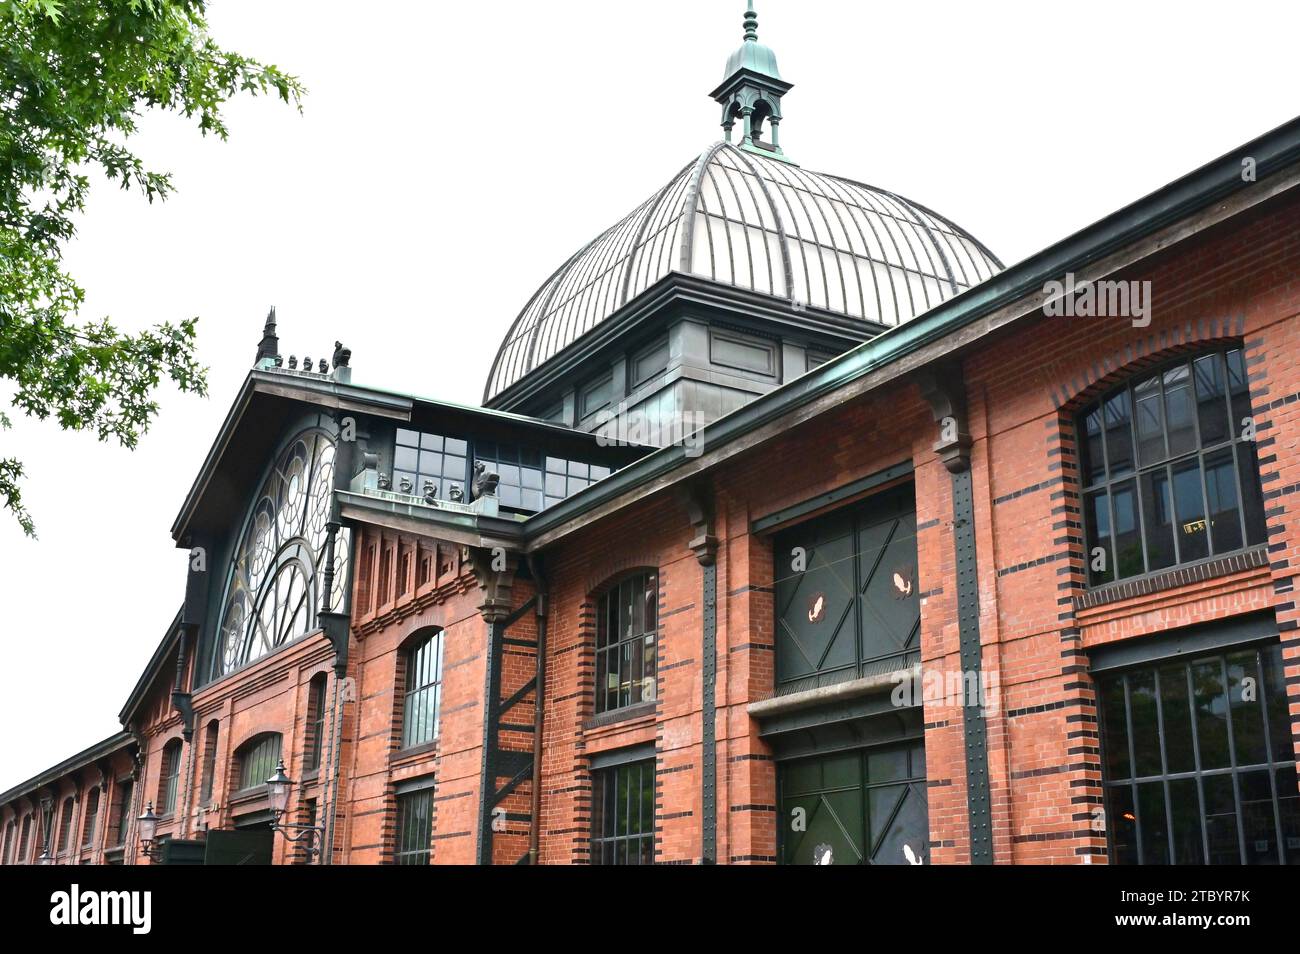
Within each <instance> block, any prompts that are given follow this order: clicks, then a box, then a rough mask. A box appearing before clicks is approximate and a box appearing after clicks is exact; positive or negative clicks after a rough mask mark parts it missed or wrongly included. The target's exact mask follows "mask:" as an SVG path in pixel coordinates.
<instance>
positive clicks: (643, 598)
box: [595, 568, 659, 716]
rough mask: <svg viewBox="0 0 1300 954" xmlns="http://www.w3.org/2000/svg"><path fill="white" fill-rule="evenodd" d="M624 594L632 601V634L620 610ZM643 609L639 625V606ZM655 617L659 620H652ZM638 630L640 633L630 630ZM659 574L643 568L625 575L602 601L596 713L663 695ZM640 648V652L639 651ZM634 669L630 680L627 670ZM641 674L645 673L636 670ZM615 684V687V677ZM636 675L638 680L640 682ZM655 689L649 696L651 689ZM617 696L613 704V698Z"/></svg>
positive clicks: (603, 593)
mask: <svg viewBox="0 0 1300 954" xmlns="http://www.w3.org/2000/svg"><path fill="white" fill-rule="evenodd" d="M624 595H627V596H628V597H630V598H631V600H632V602H631V603H629V605H628V612H627V616H626V619H627V622H628V625H629V632H627V633H622V632H621V628H622V625H621V624H622V621H623V619H624V617H623V614H622V613H621V612H620V606H621V603H622V599H623V597H624ZM638 603H639V604H640V607H641V616H640V623H641V625H640V626H639V627H638V626H636V625H635V624H636V622H637V614H636V608H637V604H638ZM651 616H653V619H650V617H651ZM632 629H636V630H637V631H636V632H632V631H630V630H632ZM658 636H659V570H658V569H657V568H655V569H651V568H641V569H638V570H634V571H632V572H630V573H625V574H623V575H622V576H620V577H618V578H617V579H615V580H614V581H612V582H611V583H609V584H607V585H606V586H605V587H604V588H603V589H602V590H601V592H600V594H599V595H598V596H597V598H596V640H595V649H596V677H595V697H596V698H595V703H596V705H595V714H596V715H598V716H599V715H603V714H605V713H610V712H617V711H619V710H623V709H629V708H631V707H633V706H637V705H640V704H641V703H645V702H653V701H655V699H657V698H658V696H659V688H658V677H659V668H658ZM638 648H639V650H640V651H639V653H638V652H637V650H638ZM625 664H626V665H627V666H628V667H629V671H628V678H627V679H626V680H625V679H624V665H625ZM638 669H639V674H637V673H636V670H638ZM611 675H612V676H613V679H614V681H613V683H612V685H611V683H610V676H611ZM634 676H635V678H634ZM647 689H649V694H648V695H647V692H646V690H647ZM611 693H612V694H613V701H612V702H611V699H610V696H611Z"/></svg>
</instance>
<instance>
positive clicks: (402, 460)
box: [393, 447, 420, 470]
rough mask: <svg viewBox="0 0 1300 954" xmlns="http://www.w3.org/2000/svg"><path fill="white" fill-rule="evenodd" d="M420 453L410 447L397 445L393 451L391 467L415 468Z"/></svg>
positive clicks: (400, 468)
mask: <svg viewBox="0 0 1300 954" xmlns="http://www.w3.org/2000/svg"><path fill="white" fill-rule="evenodd" d="M419 460H420V453H419V451H417V450H415V449H414V448H411V447H398V448H397V449H396V450H394V451H393V468H394V469H395V470H415V469H416V467H417V466H418V464H419Z"/></svg>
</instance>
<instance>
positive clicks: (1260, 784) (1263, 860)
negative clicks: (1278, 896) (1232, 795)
mask: <svg viewBox="0 0 1300 954" xmlns="http://www.w3.org/2000/svg"><path fill="white" fill-rule="evenodd" d="M1269 775H1270V772H1269V771H1268V770H1267V769H1260V770H1259V771H1255V772H1242V773H1241V775H1240V776H1238V779H1237V782H1238V784H1239V785H1240V786H1241V823H1242V826H1243V828H1244V829H1245V835H1246V864H1248V865H1276V864H1280V863H1281V861H1282V857H1281V853H1280V852H1279V851H1278V844H1277V818H1276V816H1275V814H1274V812H1273V786H1272V781H1271V780H1270V778H1269Z"/></svg>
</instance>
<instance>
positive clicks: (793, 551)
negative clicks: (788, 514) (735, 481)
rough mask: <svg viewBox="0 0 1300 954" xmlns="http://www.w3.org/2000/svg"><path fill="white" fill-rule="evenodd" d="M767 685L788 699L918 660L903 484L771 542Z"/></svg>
mask: <svg viewBox="0 0 1300 954" xmlns="http://www.w3.org/2000/svg"><path fill="white" fill-rule="evenodd" d="M773 546H774V551H775V559H776V614H777V620H776V624H777V625H776V686H777V691H778V692H792V691H797V690H801V689H809V688H815V687H817V686H825V685H832V684H834V683H837V682H842V681H844V680H846V679H853V678H856V677H858V676H863V675H870V674H874V673H877V672H888V671H892V670H897V669H904V668H907V667H908V666H911V665H912V664H914V663H915V662H916V661H917V660H918V659H919V658H920V630H921V600H920V592H919V587H918V585H917V579H916V503H915V497H914V491H913V488H912V487H911V485H908V486H905V487H899V488H896V489H894V490H889V491H885V492H884V493H880V494H876V495H875V496H872V497H870V498H868V500H867V501H865V502H864V503H861V504H859V505H857V506H854V507H851V508H847V509H845V510H843V511H836V512H834V513H831V514H827V515H826V516H823V517H819V518H817V519H815V520H811V521H808V522H807V523H803V524H800V525H799V526H797V527H794V528H792V529H790V530H786V531H784V532H782V533H780V534H778V535H777V537H776V539H775V540H774V541H773Z"/></svg>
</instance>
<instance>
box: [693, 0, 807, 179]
mask: <svg viewBox="0 0 1300 954" xmlns="http://www.w3.org/2000/svg"><path fill="white" fill-rule="evenodd" d="M793 88H794V84H793V83H787V82H786V81H785V80H783V79H781V73H780V71H779V70H778V69H777V67H776V54H775V53H773V52H772V50H771V49H770V48H768V47H766V46H764V45H763V44H761V43H759V42H758V14H757V13H755V12H754V0H749V9H748V10H747V11H746V12H745V39H744V40H743V41H742V42H741V44H740V48H739V49H737V50H736V52H734V53H732V54H731V56H730V58H729V59H728V60H727V71H726V78H725V79H724V80H723V81H722V85H721V86H719V87H718V88H717V89H715V90H714V91H713V92H712V93H711V94H710V95H711V96H712V97H713V98H714V99H715V100H716V101H717V102H718V103H719V104H721V106H722V129H723V133H724V134H725V136H726V140H727V142H731V141H732V135H731V133H732V128H733V127H734V126H735V125H736V121H737V120H740V123H741V134H740V144H739V145H740V148H741V149H745V150H748V151H751V152H757V153H760V154H761V155H765V156H773V157H775V158H778V159H784V158H785V154H784V153H783V152H782V151H781V140H780V136H779V130H780V126H781V97H782V96H784V95H785V94H786V93H788V92H789V91H790V90H791V89H793ZM768 127H770V128H771V138H770V139H765V138H764V134H765V133H766V132H767V129H768Z"/></svg>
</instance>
